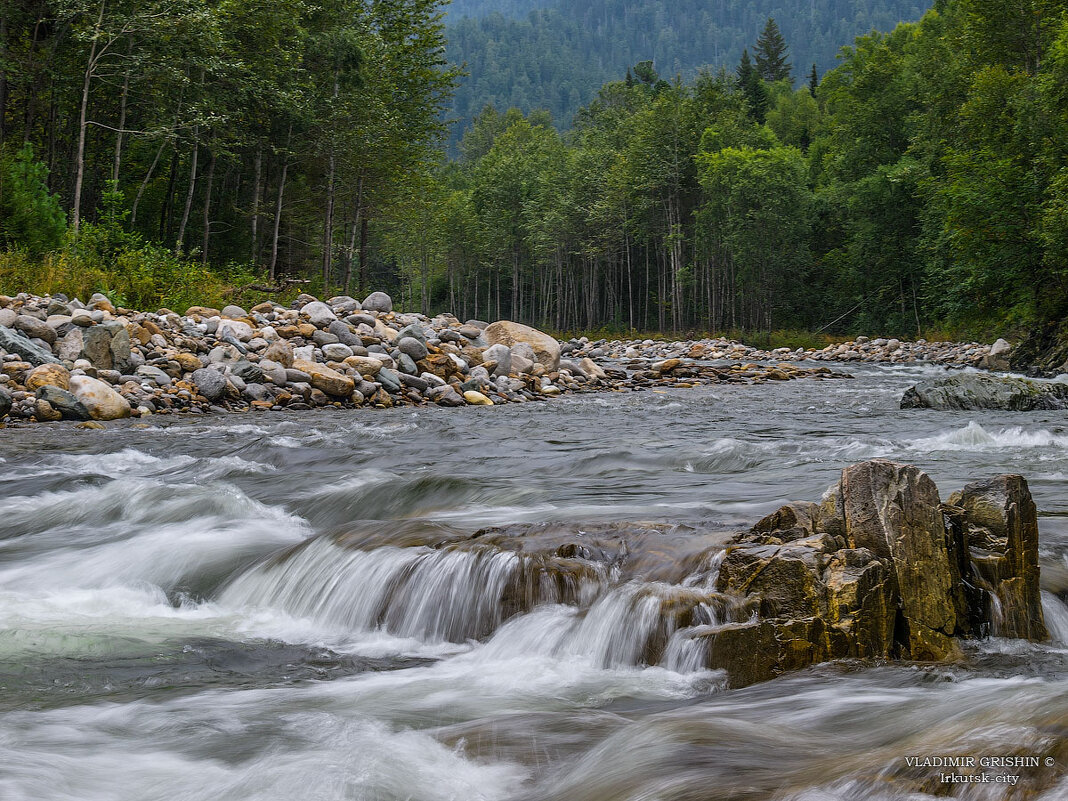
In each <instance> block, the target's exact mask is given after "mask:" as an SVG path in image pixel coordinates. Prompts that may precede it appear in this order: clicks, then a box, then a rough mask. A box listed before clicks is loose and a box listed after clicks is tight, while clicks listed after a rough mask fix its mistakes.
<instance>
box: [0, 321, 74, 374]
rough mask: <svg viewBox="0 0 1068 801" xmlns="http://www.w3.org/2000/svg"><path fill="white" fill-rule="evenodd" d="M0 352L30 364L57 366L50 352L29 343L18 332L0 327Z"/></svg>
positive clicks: (57, 361)
mask: <svg viewBox="0 0 1068 801" xmlns="http://www.w3.org/2000/svg"><path fill="white" fill-rule="evenodd" d="M0 350H6V351H7V352H8V353H15V354H17V355H19V356H21V357H22V358H23V359H25V360H26V361H28V362H29V363H30V364H33V365H39V364H59V359H57V358H56V357H55V356H53V355H52V352H51V351H49V350H45V349H44V348H42V347H41V346H40V345H36V344H34V343H33V342H31V341H30V340H29V339H28V338H27V337H25V336H24V335H22V334H20V333H19V332H18V331H13V330H12V329H10V328H6V327H5V326H2V325H0Z"/></svg>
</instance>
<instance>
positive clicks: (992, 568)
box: [947, 475, 1049, 641]
mask: <svg viewBox="0 0 1068 801" xmlns="http://www.w3.org/2000/svg"><path fill="white" fill-rule="evenodd" d="M947 503H948V504H949V505H951V506H957V507H960V508H962V509H963V510H964V519H965V523H966V532H965V533H966V537H967V543H968V555H969V560H970V562H971V563H972V564H974V565H976V566H977V568H978V570H979V574H980V576H981V577H982V583H983V584H985V585H986V588H989V590H990V591H992V592H993V593H994V594H995V595H996V596H997V598H998V601H999V604H998V606H999V607H1000V609H1001V617H1000V619H995V620H994V621H993V628H994V630H993V634H994V635H995V636H999V637H1014V638H1021V639H1028V640H1035V641H1043V640H1047V639H1049V632H1048V631H1047V630H1046V624H1045V620H1044V616H1043V613H1042V598H1041V587H1040V585H1039V565H1038V511H1037V509H1036V508H1035V503H1034V501H1033V500H1032V498H1031V492H1030V490H1029V489H1028V486H1027V481H1025V480H1024V478H1023V476H1018V475H1004V476H998V477H997V478H993V479H990V480H987V481H977V482H975V483H972V484H968V485H967V486H965V487H964V489H963V490H961V491H960V492H956V493H954V494H953V495H951V496H950V497H949V500H948V502H947Z"/></svg>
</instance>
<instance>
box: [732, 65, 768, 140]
mask: <svg viewBox="0 0 1068 801" xmlns="http://www.w3.org/2000/svg"><path fill="white" fill-rule="evenodd" d="M738 86H739V87H740V88H741V90H742V94H743V95H745V99H746V101H748V103H749V114H750V116H752V118H753V119H755V120H756V121H757V122H763V121H764V115H765V114H766V113H767V110H768V92H767V89H766V88H765V86H764V82H763V81H761V80H760V73H758V72H757V68H756V67H754V66H753V61H752V59H751V58H749V51H748V50H743V51H742V61H741V63H740V64H739V65H738Z"/></svg>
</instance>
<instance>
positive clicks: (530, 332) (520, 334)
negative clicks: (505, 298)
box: [483, 320, 560, 372]
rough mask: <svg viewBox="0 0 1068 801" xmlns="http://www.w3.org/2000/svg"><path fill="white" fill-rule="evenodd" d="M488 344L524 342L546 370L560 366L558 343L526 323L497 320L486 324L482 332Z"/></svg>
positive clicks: (508, 344)
mask: <svg viewBox="0 0 1068 801" xmlns="http://www.w3.org/2000/svg"><path fill="white" fill-rule="evenodd" d="M483 335H484V336H485V338H486V341H487V342H489V343H490V345H507V346H508V347H509V348H511V347H512V346H513V345H517V344H519V343H521V342H522V343H526V344H527V345H530V347H531V348H532V349H533V351H534V357H535V358H536V359H537V360H538V363H539V364H541V365H542V366H543V367H544V368H545V369H546V370H548V371H549V372H552V371H554V370H556V369H557V368H559V367H560V343H559V342H557V341H556V339H554V338H553V337H551V336H549V335H548V334H545V333H543V332H541V331H539V330H537V329H536V328H531V327H530V326H528V325H522V324H520V323H513V322H511V321H509V320H499V321H497V322H495V323H493V324H492V325H489V326H487V328H486V330H485V331H484V332H483Z"/></svg>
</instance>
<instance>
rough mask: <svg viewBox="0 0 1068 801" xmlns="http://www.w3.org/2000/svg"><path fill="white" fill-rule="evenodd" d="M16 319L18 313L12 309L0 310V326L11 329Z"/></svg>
mask: <svg viewBox="0 0 1068 801" xmlns="http://www.w3.org/2000/svg"><path fill="white" fill-rule="evenodd" d="M18 318H19V313H18V312H17V311H15V310H14V309H0V326H2V327H4V328H11V326H13V325H14V324H15V320H17V319H18Z"/></svg>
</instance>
